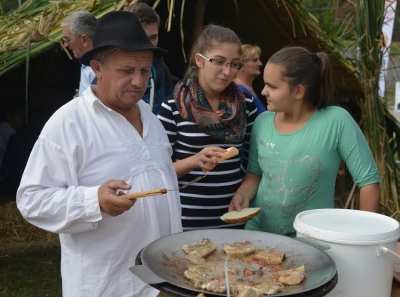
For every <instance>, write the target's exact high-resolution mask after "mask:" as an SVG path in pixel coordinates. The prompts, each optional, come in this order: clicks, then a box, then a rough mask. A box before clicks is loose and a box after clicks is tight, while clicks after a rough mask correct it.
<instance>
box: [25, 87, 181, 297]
mask: <svg viewBox="0 0 400 297" xmlns="http://www.w3.org/2000/svg"><path fill="white" fill-rule="evenodd" d="M138 104H139V107H140V113H141V118H142V122H143V138H142V137H140V135H139V134H138V133H137V131H136V130H135V129H134V127H133V126H132V125H131V124H130V123H129V122H128V121H127V120H126V119H125V118H124V117H123V116H122V115H120V114H118V113H116V112H115V111H113V110H111V109H109V108H108V107H106V106H105V105H104V104H103V103H102V102H101V101H100V100H99V99H98V98H97V97H96V96H95V95H94V94H93V92H92V90H91V88H88V89H87V90H86V91H85V92H84V95H83V97H78V98H76V99H74V100H72V101H70V102H69V103H67V104H66V105H64V106H63V107H61V108H60V109H59V110H58V111H56V113H55V114H54V115H53V116H52V117H51V118H50V119H49V121H48V122H47V123H46V125H45V127H44V128H43V131H42V133H41V134H40V136H39V139H38V140H37V142H36V144H35V146H34V148H33V150H32V153H31V155H30V158H29V160H28V163H27V165H26V168H25V172H24V174H23V176H22V180H21V184H20V187H19V189H18V192H17V205H18V208H19V210H20V211H21V213H22V215H23V216H24V217H25V219H26V220H27V221H28V222H30V223H32V224H33V225H36V226H38V227H39V228H42V229H44V230H48V231H51V232H57V233H59V235H60V242H61V250H62V259H61V273H62V281H63V296H64V297H80V296H82V297H83V296H85V297H86V296H90V297H95V296H107V297H109V296H118V297H124V296H156V295H157V291H156V290H154V289H153V288H151V287H150V286H148V285H146V284H144V283H143V282H141V281H140V280H139V279H138V278H136V277H135V276H134V275H133V274H132V273H131V272H130V271H129V270H128V269H129V267H131V266H133V265H134V262H135V258H136V255H137V254H138V253H139V252H140V250H141V249H142V248H143V247H145V246H146V245H147V244H149V243H150V242H152V241H154V240H156V239H158V238H160V237H163V236H166V235H169V234H172V233H176V232H181V231H182V226H181V221H180V202H179V193H178V191H169V192H168V193H167V194H164V195H160V196H153V197H146V198H141V199H138V200H137V202H136V203H135V205H134V206H133V207H132V208H131V209H130V210H129V211H127V212H125V213H123V214H122V215H119V216H117V217H112V216H109V215H107V214H105V213H103V212H101V211H100V207H99V202H98V194H97V192H98V188H99V186H100V185H101V184H103V183H105V182H106V181H107V180H109V179H117V180H124V181H125V182H126V183H128V184H130V185H131V186H132V189H131V190H130V191H129V192H138V191H145V190H153V189H158V188H167V189H176V188H178V183H177V177H176V173H175V171H174V168H173V165H172V161H171V153H172V150H171V147H170V144H169V141H168V137H167V135H166V132H165V130H164V128H163V126H162V125H161V123H160V122H159V120H158V119H157V118H156V116H154V115H153V114H152V112H151V110H150V108H149V106H148V105H147V104H146V103H145V102H143V101H140V102H139V103H138Z"/></svg>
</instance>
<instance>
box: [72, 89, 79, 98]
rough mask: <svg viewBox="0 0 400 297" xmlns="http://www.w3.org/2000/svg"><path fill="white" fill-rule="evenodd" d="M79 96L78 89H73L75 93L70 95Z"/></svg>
mask: <svg viewBox="0 0 400 297" xmlns="http://www.w3.org/2000/svg"><path fill="white" fill-rule="evenodd" d="M77 97H79V89H75V95H74V97H72V98H73V99H75V98H77Z"/></svg>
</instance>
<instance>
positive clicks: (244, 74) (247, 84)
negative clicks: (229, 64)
mask: <svg viewBox="0 0 400 297" xmlns="http://www.w3.org/2000/svg"><path fill="white" fill-rule="evenodd" d="M242 52H243V68H242V69H241V70H240V71H238V73H237V75H236V78H235V80H234V81H235V83H236V84H237V86H238V87H239V89H240V90H241V91H242V92H243V93H244V95H245V96H246V97H248V98H251V97H253V99H254V102H255V103H256V105H257V110H258V113H262V112H264V111H266V110H267V109H266V107H265V104H264V103H263V102H262V101H261V99H259V98H258V96H257V94H256V92H255V91H254V89H253V81H254V79H255V78H256V77H257V76H259V75H260V74H261V66H262V63H261V61H260V56H261V48H260V47H259V46H257V45H251V44H243V45H242ZM264 101H265V100H264Z"/></svg>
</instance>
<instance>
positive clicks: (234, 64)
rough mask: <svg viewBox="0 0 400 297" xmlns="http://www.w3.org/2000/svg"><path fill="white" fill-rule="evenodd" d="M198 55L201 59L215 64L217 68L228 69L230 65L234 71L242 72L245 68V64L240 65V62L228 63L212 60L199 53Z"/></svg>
mask: <svg viewBox="0 0 400 297" xmlns="http://www.w3.org/2000/svg"><path fill="white" fill-rule="evenodd" d="M198 55H199V56H200V57H202V58H203V59H204V60H207V61H210V62H211V63H212V64H214V65H215V66H218V67H221V68H224V67H228V65H229V66H230V67H231V68H232V69H234V70H240V69H242V68H243V63H239V62H230V63H229V62H226V61H224V60H220V59H212V58H209V57H206V56H203V55H202V54H200V53H198Z"/></svg>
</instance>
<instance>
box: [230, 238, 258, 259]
mask: <svg viewBox="0 0 400 297" xmlns="http://www.w3.org/2000/svg"><path fill="white" fill-rule="evenodd" d="M255 250H256V248H255V247H254V246H253V244H252V243H251V242H250V241H243V242H235V243H232V244H224V251H225V254H227V255H228V256H241V255H247V254H251V253H253V252H254V251H255Z"/></svg>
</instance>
